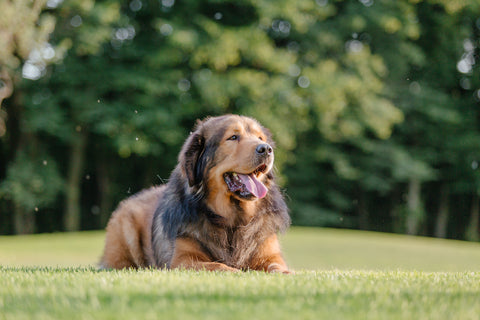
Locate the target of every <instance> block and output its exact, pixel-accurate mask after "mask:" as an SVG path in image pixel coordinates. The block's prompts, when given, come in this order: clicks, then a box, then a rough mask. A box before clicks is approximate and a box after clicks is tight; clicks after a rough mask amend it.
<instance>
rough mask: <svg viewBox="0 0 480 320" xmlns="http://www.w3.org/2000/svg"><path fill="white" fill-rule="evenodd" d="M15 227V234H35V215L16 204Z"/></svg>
mask: <svg viewBox="0 0 480 320" xmlns="http://www.w3.org/2000/svg"><path fill="white" fill-rule="evenodd" d="M13 207H14V210H15V212H14V216H13V227H14V228H15V230H14V231H15V234H32V233H34V232H35V213H34V212H29V211H26V210H25V209H24V208H22V207H21V206H20V204H18V203H14V206H13Z"/></svg>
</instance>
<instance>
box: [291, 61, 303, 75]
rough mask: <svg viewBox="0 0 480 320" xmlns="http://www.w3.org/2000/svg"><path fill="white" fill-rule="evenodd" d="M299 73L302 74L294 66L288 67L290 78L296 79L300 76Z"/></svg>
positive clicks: (298, 68) (297, 67)
mask: <svg viewBox="0 0 480 320" xmlns="http://www.w3.org/2000/svg"><path fill="white" fill-rule="evenodd" d="M300 72H302V70H301V69H300V67H299V66H297V65H296V64H291V65H290V66H289V67H288V74H289V75H290V76H292V77H298V76H299V75H300Z"/></svg>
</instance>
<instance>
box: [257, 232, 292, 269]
mask: <svg viewBox="0 0 480 320" xmlns="http://www.w3.org/2000/svg"><path fill="white" fill-rule="evenodd" d="M250 264H251V266H250V268H251V269H253V270H263V271H266V272H279V273H286V274H291V273H293V271H291V270H289V269H288V267H287V264H286V263H285V260H284V259H283V256H282V252H281V250H280V244H279V243H278V238H277V235H276V234H274V235H272V236H270V237H269V238H267V239H266V240H265V241H264V243H262V245H260V247H259V249H258V251H257V254H256V255H255V257H254V258H253V259H252V261H251V263H250Z"/></svg>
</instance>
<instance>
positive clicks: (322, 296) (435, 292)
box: [0, 268, 480, 319]
mask: <svg viewBox="0 0 480 320" xmlns="http://www.w3.org/2000/svg"><path fill="white" fill-rule="evenodd" d="M479 294H480V273H478V272H476V273H473V272H466V273H423V272H404V271H389V272H380V271H338V270H337V271H333V270H331V271H302V272H299V273H297V274H296V275H277V274H274V275H271V274H265V273H258V272H248V273H240V274H231V273H212V272H192V271H159V270H140V271H129V270H127V271H101V272H99V271H97V270H95V269H91V268H86V269H82V268H80V269H55V268H53V269H52V268H43V269H38V268H20V269H18V268H14V269H11V268H0V315H1V316H2V319H3V318H5V319H31V318H36V319H51V318H53V319H478V315H479V314H480V299H478V296H479Z"/></svg>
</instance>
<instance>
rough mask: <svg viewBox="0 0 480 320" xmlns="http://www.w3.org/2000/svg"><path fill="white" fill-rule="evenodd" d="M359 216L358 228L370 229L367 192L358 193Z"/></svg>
mask: <svg viewBox="0 0 480 320" xmlns="http://www.w3.org/2000/svg"><path fill="white" fill-rule="evenodd" d="M357 214H358V226H359V227H360V229H361V230H368V227H369V223H368V211H367V208H366V199H365V192H363V191H362V190H360V191H359V192H358V206H357Z"/></svg>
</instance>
